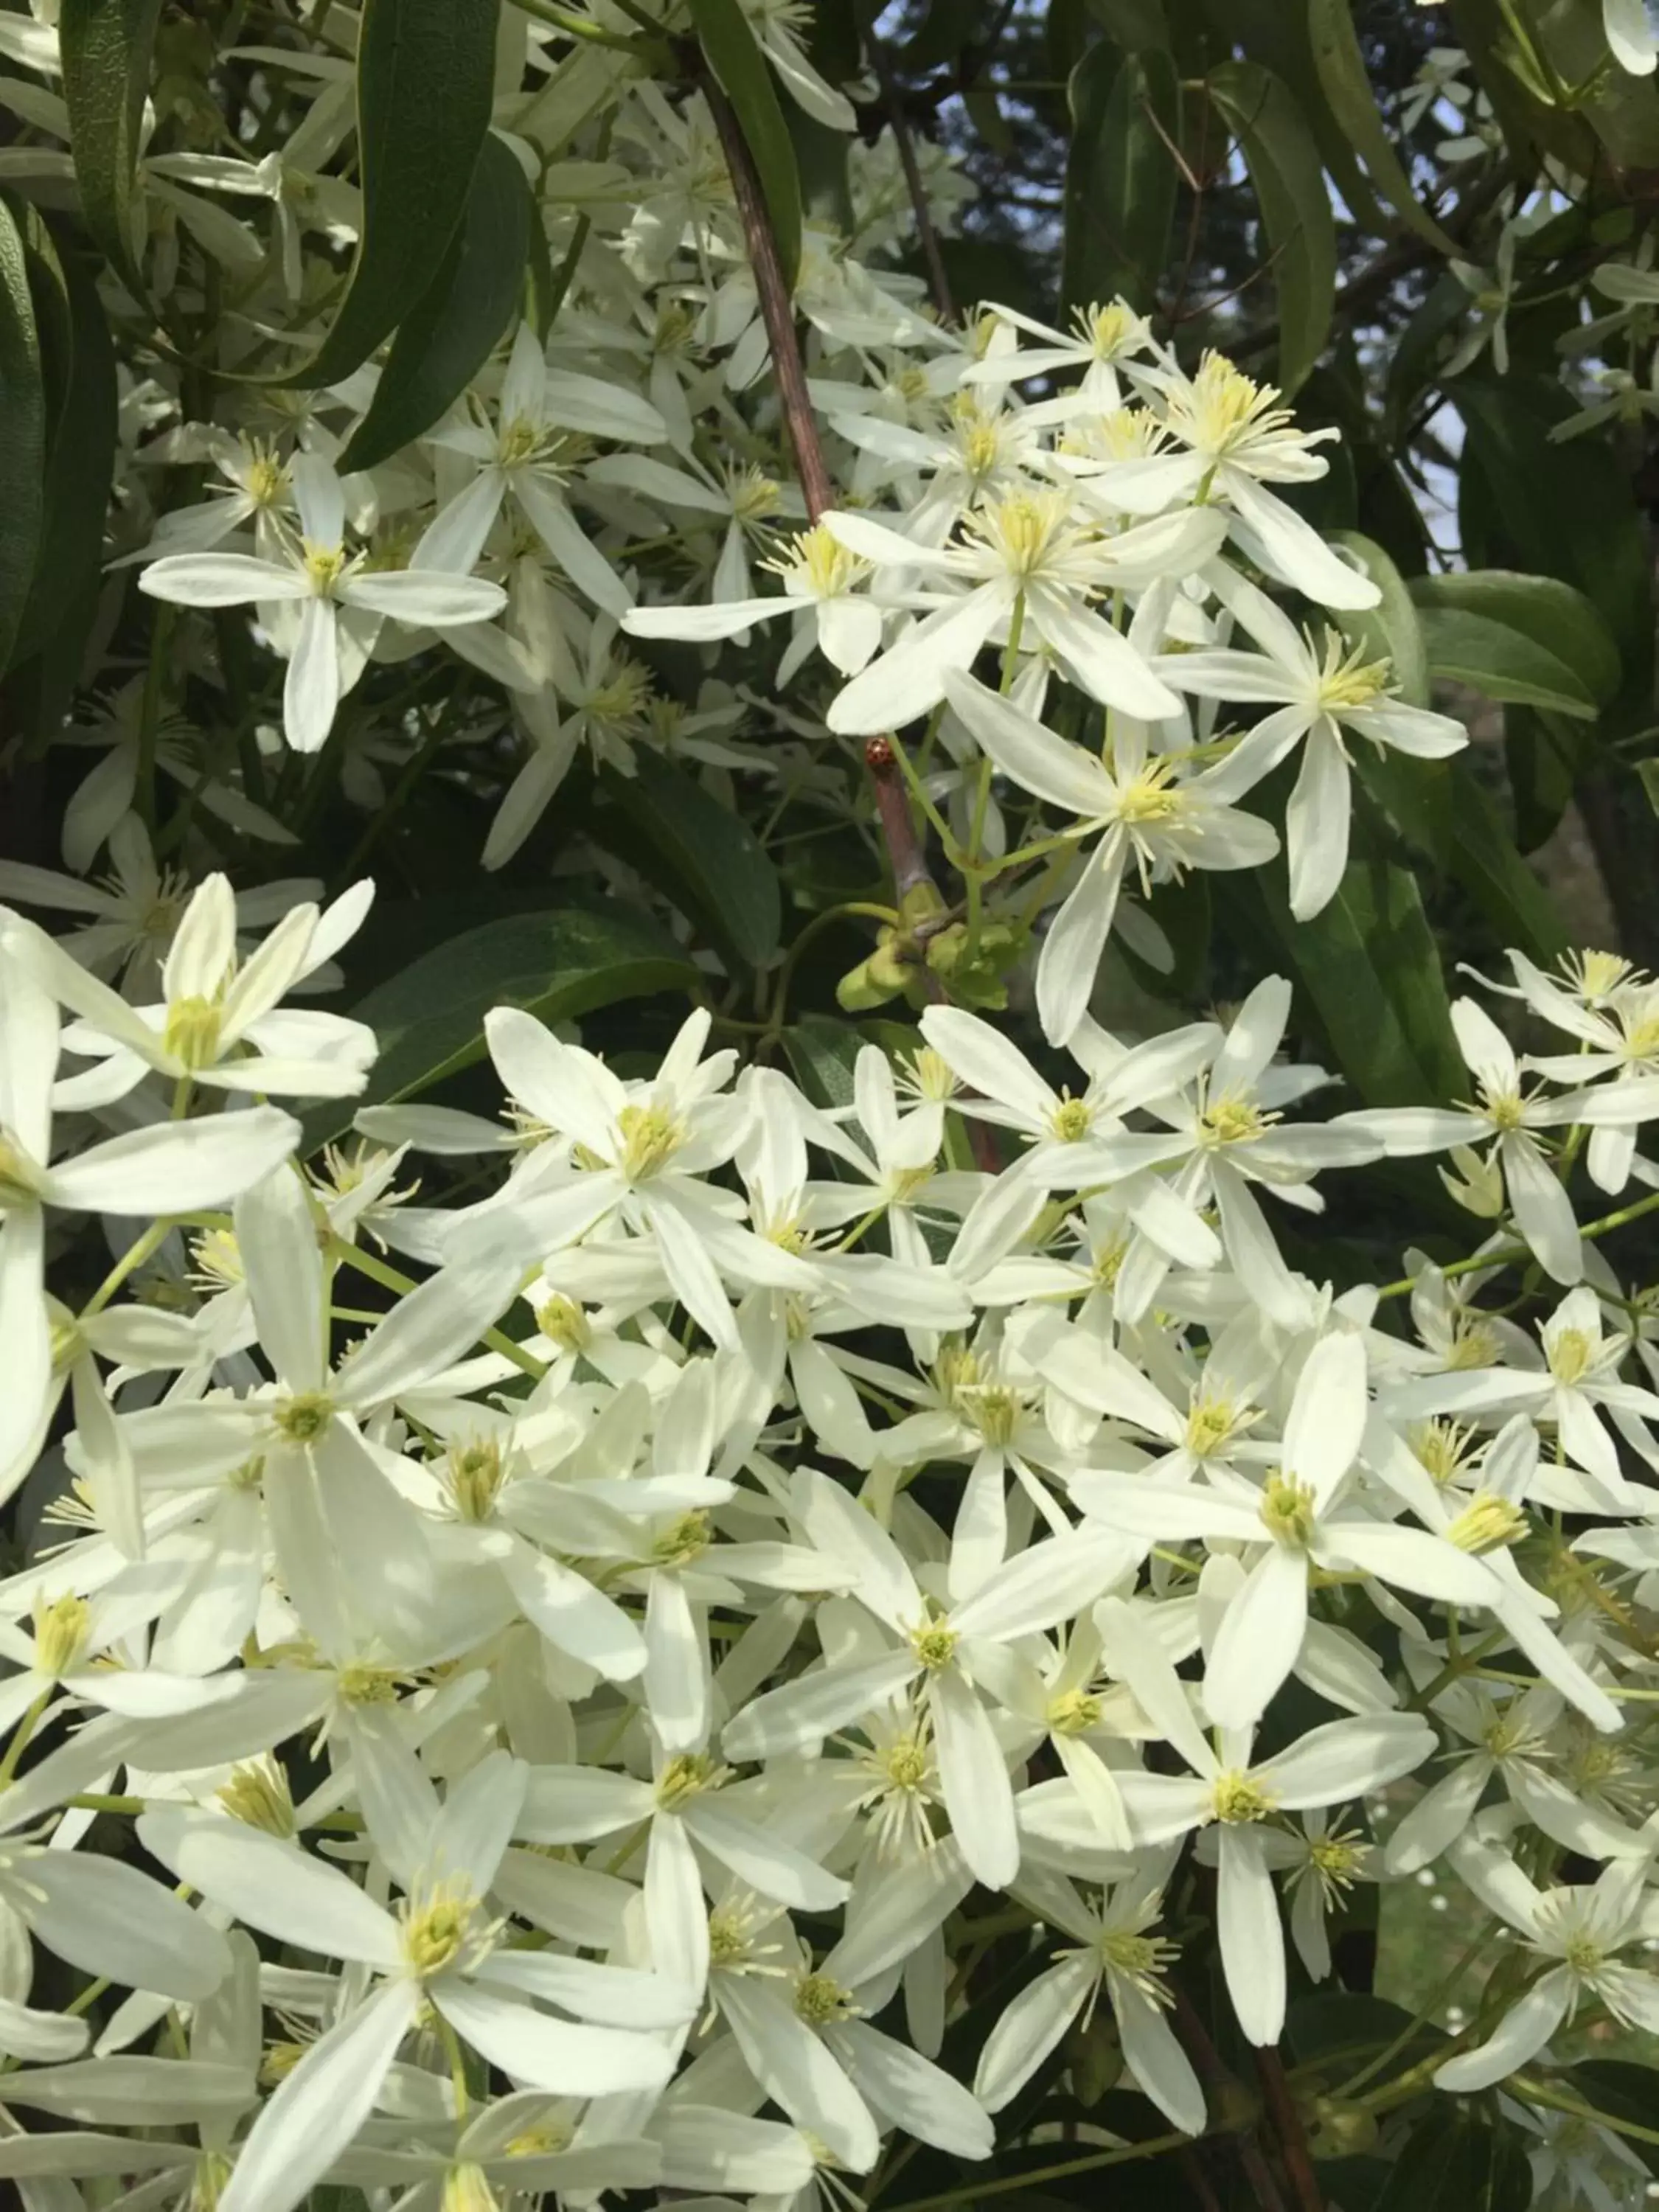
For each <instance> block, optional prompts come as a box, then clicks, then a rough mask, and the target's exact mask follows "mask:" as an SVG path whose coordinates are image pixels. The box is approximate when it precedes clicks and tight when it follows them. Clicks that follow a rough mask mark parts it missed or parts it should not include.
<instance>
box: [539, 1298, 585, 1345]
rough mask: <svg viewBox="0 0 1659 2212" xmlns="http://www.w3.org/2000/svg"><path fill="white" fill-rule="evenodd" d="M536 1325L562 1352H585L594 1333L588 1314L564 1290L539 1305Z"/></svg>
mask: <svg viewBox="0 0 1659 2212" xmlns="http://www.w3.org/2000/svg"><path fill="white" fill-rule="evenodd" d="M536 1326H537V1328H538V1329H540V1331H541V1333H542V1334H543V1335H544V1337H545V1338H546V1339H547V1340H548V1342H549V1343H550V1344H554V1345H556V1346H558V1348H559V1350H560V1351H561V1352H585V1351H586V1349H587V1346H588V1344H589V1343H590V1341H591V1340H592V1334H593V1332H592V1328H590V1327H589V1325H588V1319H587V1316H586V1314H585V1313H584V1312H583V1311H582V1309H581V1308H580V1306H579V1305H578V1304H577V1303H576V1301H575V1299H574V1298H571V1297H566V1296H565V1294H564V1292H563V1291H555V1292H554V1293H553V1295H552V1297H550V1298H544V1299H543V1301H542V1303H541V1304H540V1305H538V1307H537V1309H536Z"/></svg>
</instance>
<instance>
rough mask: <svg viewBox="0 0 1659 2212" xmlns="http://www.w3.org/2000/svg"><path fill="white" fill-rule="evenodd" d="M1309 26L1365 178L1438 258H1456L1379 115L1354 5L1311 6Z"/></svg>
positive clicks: (1318, 63) (1344, 1)
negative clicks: (1427, 208)
mask: <svg viewBox="0 0 1659 2212" xmlns="http://www.w3.org/2000/svg"><path fill="white" fill-rule="evenodd" d="M1308 26H1309V29H1310V33H1311V35H1312V39H1313V54H1314V65H1315V67H1316V69H1317V70H1318V72H1319V81H1320V82H1321V84H1322V85H1323V87H1324V88H1325V97H1326V98H1327V100H1329V102H1330V104H1331V110H1332V112H1333V113H1334V115H1335V117H1336V119H1337V121H1338V123H1339V124H1340V125H1341V126H1342V129H1343V131H1345V132H1346V135H1347V137H1348V140H1349V143H1351V144H1352V147H1353V149H1354V151H1355V152H1356V153H1357V154H1358V156H1359V159H1360V160H1361V161H1362V162H1363V163H1364V167H1365V173H1366V174H1367V175H1368V176H1369V177H1370V180H1371V182H1372V184H1374V185H1376V189H1377V191H1378V192H1379V193H1380V194H1381V195H1382V197H1383V198H1384V199H1385V200H1386V201H1387V202H1388V204H1389V206H1390V207H1391V208H1392V209H1393V210H1394V211H1395V214H1396V215H1397V216H1399V217H1400V218H1401V222H1404V223H1406V224H1407V226H1408V227H1409V228H1411V229H1413V230H1414V231H1415V232H1416V234H1417V235H1418V236H1419V238H1420V239H1422V240H1424V241H1425V243H1426V244H1427V245H1430V246H1433V247H1434V248H1435V249H1436V251H1437V252H1441V253H1444V254H1448V255H1452V254H1455V252H1457V248H1456V246H1455V245H1454V243H1453V242H1452V240H1450V239H1449V238H1448V237H1447V235H1446V234H1445V232H1444V231H1443V230H1442V229H1441V228H1440V226H1439V224H1438V223H1437V222H1435V220H1434V218H1433V217H1432V216H1431V215H1429V214H1428V213H1427V212H1426V211H1425V209H1424V208H1423V206H1422V204H1421V203H1420V202H1419V199H1418V197H1417V195H1416V193H1415V192H1414V191H1413V190H1412V185H1411V179H1410V178H1409V177H1407V174H1406V172H1405V170H1404V169H1403V168H1402V167H1401V162H1400V157H1399V155H1397V154H1396V153H1395V149H1394V142H1393V140H1392V138H1391V137H1390V136H1389V131H1388V129H1387V127H1386V126H1385V125H1384V124H1383V118H1382V117H1381V116H1380V115H1379V114H1378V113H1377V111H1376V99H1375V98H1374V96H1373V94H1372V92H1371V87H1370V76H1369V75H1368V74H1367V71H1366V68H1365V58H1364V55H1363V54H1362V53H1361V52H1360V51H1359V40H1358V37H1357V36H1356V35H1355V32H1354V27H1353V14H1352V9H1351V7H1350V5H1349V0H1310V8H1309V13H1308Z"/></svg>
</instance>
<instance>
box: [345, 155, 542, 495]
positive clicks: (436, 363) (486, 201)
mask: <svg viewBox="0 0 1659 2212" xmlns="http://www.w3.org/2000/svg"><path fill="white" fill-rule="evenodd" d="M539 220H540V218H539V215H538V210H537V209H536V208H535V206H534V205H533V204H532V200H531V197H530V187H529V185H527V184H526V181H525V174H524V171H523V170H522V169H521V168H520V167H519V164H518V162H517V161H515V160H514V158H513V155H512V154H511V153H510V152H509V151H508V149H507V146H506V145H505V144H504V143H503V142H502V141H501V139H499V138H497V137H494V136H493V135H492V136H490V137H486V138H485V140H484V143H483V148H482V149H481V150H480V152H479V155H478V165H477V168H476V169H474V171H473V172H472V188H471V191H470V192H469V193H468V195H467V203H466V216H465V221H464V222H462V225H461V228H460V229H459V231H458V232H457V234H456V235H455V238H454V240H453V242H452V243H451V246H450V248H449V251H448V252H447V254H446V255H445V256H444V260H443V265H442V267H441V269H440V270H439V271H438V274H437V276H435V278H434V280H433V282H432V284H431V285H430V287H429V288H428V291H427V294H426V296H425V298H424V299H422V300H421V301H419V302H418V303H417V304H416V307H414V308H412V309H411V310H410V313H408V314H407V315H405V316H404V319H403V322H402V323H401V324H400V325H399V326H398V335H397V336H396V337H395V338H393V340H392V350H391V351H390V353H388V354H387V356H386V365H385V367H384V368H382V369H381V371H380V382H379V383H378V384H377V385H376V386H375V387H374V399H373V401H372V402H371V403H370V405H369V410H368V414H367V415H365V416H364V417H363V419H362V422H360V423H359V424H358V425H357V428H356V430H355V431H354V433H353V434H352V437H351V441H350V443H349V445H348V446H347V447H346V449H345V451H344V453H342V454H341V456H340V465H341V467H342V468H343V469H369V468H373V467H374V465H375V463H376V462H377V461H383V460H386V459H389V458H390V456H391V455H392V454H393V453H397V452H398V449H399V448H400V447H404V446H407V445H409V444H410V443H411V442H412V441H413V440H415V439H416V438H418V437H419V436H420V435H421V434H422V431H424V430H429V429H430V428H432V426H433V424H434V423H435V422H438V421H439V420H440V419H441V417H442V416H444V415H445V414H446V413H447V410H449V408H450V407H451V406H452V405H453V404H454V402H455V401H456V400H457V399H458V398H459V397H460V395H461V393H462V392H465V389H466V387H467V386H468V385H469V384H470V383H471V380H472V379H473V378H474V377H475V376H476V375H477V373H478V371H479V369H481V368H483V364H484V363H485V362H486V361H488V360H489V356H490V352H491V350H492V349H493V348H494V346H495V341H496V340H497V338H499V337H501V332H502V331H504V330H505V329H506V328H507V323H508V321H509V319H511V318H512V316H513V312H514V310H515V309H516V308H517V307H518V306H519V303H520V298H521V296H522V294H523V289H524V274H525V264H526V256H527V255H528V252H529V249H530V234H531V227H532V222H533V223H537V224H539Z"/></svg>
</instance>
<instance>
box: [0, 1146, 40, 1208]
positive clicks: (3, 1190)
mask: <svg viewBox="0 0 1659 2212" xmlns="http://www.w3.org/2000/svg"><path fill="white" fill-rule="evenodd" d="M39 1192H40V1170H39V1169H38V1168H37V1167H36V1166H35V1164H34V1163H33V1160H31V1159H30V1158H29V1157H28V1155H27V1153H26V1152H24V1150H23V1148H22V1146H21V1145H20V1144H18V1143H17V1142H16V1141H15V1139H13V1138H10V1137H9V1136H7V1135H6V1134H5V1133H4V1132H3V1131H0V1213H3V1212H5V1210H6V1208H7V1207H8V1206H33V1204H34V1203H35V1200H36V1199H37V1197H38V1195H39Z"/></svg>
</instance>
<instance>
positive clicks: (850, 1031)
mask: <svg viewBox="0 0 1659 2212" xmlns="http://www.w3.org/2000/svg"><path fill="white" fill-rule="evenodd" d="M865 1042H866V1038H865V1037H864V1036H863V1035H862V1034H861V1033H860V1031H859V1030H856V1029H854V1027H853V1025H852V1024H851V1023H850V1022H838V1021H835V1020H833V1019H831V1018H830V1017H829V1016H828V1015H826V1014H808V1015H807V1016H806V1018H805V1020H803V1021H799V1022H795V1023H793V1024H792V1025H791V1026H790V1027H789V1028H788V1029H787V1030H785V1031H784V1033H783V1048H784V1050H785V1052H786V1053H787V1054H788V1056H789V1065H790V1066H791V1067H793V1070H794V1071H795V1080H796V1082H797V1083H799V1085H800V1087H801V1089H802V1090H803V1091H805V1093H806V1096H807V1097H809V1098H810V1099H811V1102H812V1103H813V1104H814V1105H815V1106H824V1107H834V1106H850V1105H851V1104H852V1103H853V1064H854V1061H855V1060H857V1058H858V1056H859V1053H860V1049H861V1048H862V1047H863V1046H864V1044H865Z"/></svg>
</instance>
